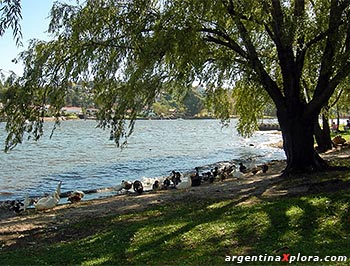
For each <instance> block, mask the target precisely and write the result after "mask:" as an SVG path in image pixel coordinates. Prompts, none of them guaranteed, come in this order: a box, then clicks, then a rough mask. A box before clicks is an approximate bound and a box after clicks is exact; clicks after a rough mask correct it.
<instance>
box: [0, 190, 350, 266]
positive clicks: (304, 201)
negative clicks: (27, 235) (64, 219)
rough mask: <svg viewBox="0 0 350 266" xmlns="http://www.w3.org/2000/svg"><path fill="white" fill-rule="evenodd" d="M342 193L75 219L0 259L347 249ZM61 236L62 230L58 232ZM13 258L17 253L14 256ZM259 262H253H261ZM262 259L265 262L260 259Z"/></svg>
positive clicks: (84, 260) (169, 261) (148, 261)
mask: <svg viewBox="0 0 350 266" xmlns="http://www.w3.org/2000/svg"><path fill="white" fill-rule="evenodd" d="M349 202H350V195H349V194H348V193H346V192H338V193H335V194H319V195H309V196H303V197H295V198H280V199H275V200H271V199H270V200H264V199H259V201H254V204H252V205H248V204H245V205H236V204H235V201H234V200H233V199H231V200H220V199H218V200H211V201H209V200H203V201H200V200H196V201H192V202H191V204H188V202H186V201H181V202H176V204H175V203H172V202H170V203H168V204H165V205H159V206H155V207H153V208H151V209H148V210H143V211H139V212H130V213H127V214H121V215H111V216H108V217H95V218H94V219H86V220H81V221H79V222H78V223H75V224H71V225H69V228H68V229H66V230H68V231H69V234H70V235H74V233H78V232H80V233H81V232H86V233H84V234H83V233H81V237H80V238H79V239H77V240H76V239H75V238H74V237H73V236H71V237H70V238H69V239H64V241H62V242H58V243H54V242H53V243H49V244H47V245H45V246H42V245H39V246H38V247H37V248H29V247H23V248H21V249H18V250H17V251H11V252H10V251H4V250H2V252H1V254H0V261H1V262H2V264H3V265H21V264H22V265H63V264H67V265H225V261H224V260H225V256H234V255H237V256H241V255H264V254H267V255H281V252H283V253H286V252H287V253H292V254H297V253H298V252H299V253H302V254H305V255H319V256H325V255H333V254H336V255H346V254H350V246H349V245H348V241H349V237H350V225H349V222H350V217H349V204H350V203H349ZM63 235H64V234H63ZM15 258H16V259H15ZM261 264H263V263H258V265H261ZM266 265H268V263H267V264H266Z"/></svg>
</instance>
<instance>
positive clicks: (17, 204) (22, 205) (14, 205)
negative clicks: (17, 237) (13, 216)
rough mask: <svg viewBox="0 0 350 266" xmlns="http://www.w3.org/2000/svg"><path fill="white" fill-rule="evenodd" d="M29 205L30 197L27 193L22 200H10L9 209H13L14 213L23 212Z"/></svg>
mask: <svg viewBox="0 0 350 266" xmlns="http://www.w3.org/2000/svg"><path fill="white" fill-rule="evenodd" d="M29 205H30V199H29V196H28V194H26V195H25V198H24V201H23V202H22V201H18V200H14V201H12V202H11V206H10V210H12V211H14V212H15V213H21V212H25V211H26V210H27V208H28V206H29Z"/></svg>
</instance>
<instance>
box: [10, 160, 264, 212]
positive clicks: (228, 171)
mask: <svg viewBox="0 0 350 266" xmlns="http://www.w3.org/2000/svg"><path fill="white" fill-rule="evenodd" d="M260 171H261V172H263V173H266V172H267V171H268V165H267V164H262V165H259V166H255V167H252V168H247V167H246V166H245V165H243V163H239V166H238V167H237V166H236V165H234V164H231V165H229V166H225V167H223V168H222V169H219V168H218V167H215V168H213V169H211V170H210V171H207V172H203V173H201V174H200V173H199V168H198V167H196V168H195V172H194V173H191V174H188V175H186V176H185V175H184V176H182V175H181V173H180V172H176V171H172V173H171V175H170V176H168V177H162V178H156V179H152V178H145V177H144V178H143V180H142V181H143V183H144V184H145V185H147V186H152V190H166V189H171V188H174V189H184V190H187V189H189V188H191V187H195V186H199V185H201V184H202V182H208V183H213V182H214V181H215V180H220V181H222V180H224V179H226V178H229V177H233V178H241V177H243V176H244V174H247V173H252V174H253V175H255V174H257V173H258V172H260ZM143 183H142V182H141V181H139V180H136V181H134V182H130V181H125V180H123V181H122V182H121V184H119V185H117V186H115V187H113V190H115V191H122V190H124V191H129V190H130V189H133V190H134V192H135V193H137V194H142V193H143V192H144V186H143ZM61 185H62V181H60V182H59V183H58V185H57V188H56V190H55V191H54V192H53V193H51V194H49V195H46V196H44V197H42V198H39V199H38V200H33V199H30V198H29V196H28V194H27V195H26V196H25V199H24V200H23V201H19V200H15V201H11V203H10V210H12V211H14V212H16V213H21V212H25V211H26V210H27V209H28V207H29V206H31V205H33V206H34V208H35V209H36V210H37V211H44V210H49V209H52V208H54V207H55V206H57V205H58V204H59V202H60V200H61ZM84 196H85V193H84V192H83V191H80V190H75V191H73V192H71V193H69V195H68V199H67V201H70V202H71V203H77V202H79V201H81V200H82V199H83V198H84Z"/></svg>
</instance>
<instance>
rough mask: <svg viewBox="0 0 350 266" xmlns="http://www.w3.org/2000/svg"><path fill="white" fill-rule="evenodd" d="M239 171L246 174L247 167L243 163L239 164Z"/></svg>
mask: <svg viewBox="0 0 350 266" xmlns="http://www.w3.org/2000/svg"><path fill="white" fill-rule="evenodd" d="M239 171H240V172H242V173H245V172H246V171H247V167H246V166H245V165H244V164H243V163H239Z"/></svg>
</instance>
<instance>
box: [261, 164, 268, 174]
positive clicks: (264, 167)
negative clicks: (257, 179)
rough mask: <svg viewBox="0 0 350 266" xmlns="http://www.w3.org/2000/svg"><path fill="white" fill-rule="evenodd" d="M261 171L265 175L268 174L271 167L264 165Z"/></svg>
mask: <svg viewBox="0 0 350 266" xmlns="http://www.w3.org/2000/svg"><path fill="white" fill-rule="evenodd" d="M261 169H262V171H263V173H266V172H267V170H269V166H268V165H267V164H263V165H262V166H261Z"/></svg>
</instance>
